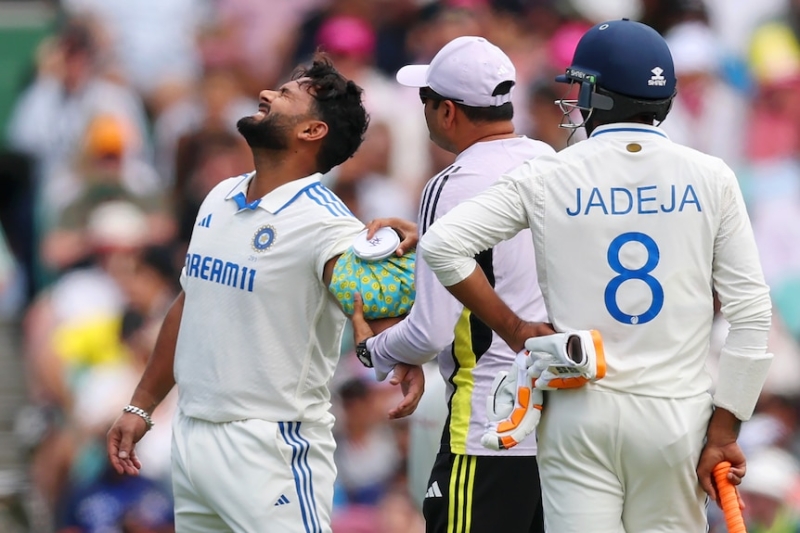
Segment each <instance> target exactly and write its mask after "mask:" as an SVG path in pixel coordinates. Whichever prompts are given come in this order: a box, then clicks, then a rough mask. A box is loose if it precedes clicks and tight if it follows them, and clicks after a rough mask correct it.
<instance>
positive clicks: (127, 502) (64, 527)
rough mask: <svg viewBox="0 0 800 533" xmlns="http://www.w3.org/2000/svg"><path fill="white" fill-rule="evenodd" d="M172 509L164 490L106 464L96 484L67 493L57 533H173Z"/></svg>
mask: <svg viewBox="0 0 800 533" xmlns="http://www.w3.org/2000/svg"><path fill="white" fill-rule="evenodd" d="M172 507H173V503H172V497H171V496H170V494H169V491H167V490H166V489H165V488H164V487H162V486H160V485H158V484H157V483H156V482H154V481H153V480H151V479H148V478H146V477H141V476H136V477H134V476H125V475H121V474H117V473H116V472H115V471H114V469H113V468H111V464H110V463H106V464H104V465H103V471H102V474H101V475H100V476H99V477H98V479H97V480H96V481H93V482H92V483H91V484H89V485H88V486H86V487H81V488H76V489H74V490H71V491H69V492H68V493H67V495H66V504H65V513H64V516H63V517H62V519H61V520H60V523H61V524H60V527H59V528H58V533H111V532H120V533H173V532H174V531H175V525H174V520H173V516H172Z"/></svg>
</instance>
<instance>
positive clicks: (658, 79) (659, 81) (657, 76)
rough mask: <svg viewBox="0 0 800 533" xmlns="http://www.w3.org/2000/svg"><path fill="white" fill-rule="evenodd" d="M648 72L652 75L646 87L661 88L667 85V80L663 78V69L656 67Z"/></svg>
mask: <svg viewBox="0 0 800 533" xmlns="http://www.w3.org/2000/svg"><path fill="white" fill-rule="evenodd" d="M650 72H652V73H653V75H652V76H650V80H649V81H648V82H647V85H655V86H657V87H663V86H665V85H666V84H667V79H666V78H665V77H664V76H663V74H664V69H663V68H661V67H656V68H654V69H653V70H651V71H650Z"/></svg>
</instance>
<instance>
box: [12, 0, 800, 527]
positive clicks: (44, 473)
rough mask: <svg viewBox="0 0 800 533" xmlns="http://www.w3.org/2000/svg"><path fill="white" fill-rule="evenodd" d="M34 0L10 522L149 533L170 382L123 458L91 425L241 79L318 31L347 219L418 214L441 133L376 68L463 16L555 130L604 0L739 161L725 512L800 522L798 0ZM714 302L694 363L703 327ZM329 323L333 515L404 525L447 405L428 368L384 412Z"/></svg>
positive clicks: (154, 319) (243, 103) (412, 96)
mask: <svg viewBox="0 0 800 533" xmlns="http://www.w3.org/2000/svg"><path fill="white" fill-rule="evenodd" d="M48 4H50V5H51V6H52V7H53V9H55V10H57V12H58V14H59V16H58V18H57V20H58V22H57V24H55V26H54V27H53V31H52V34H51V35H50V36H48V37H47V38H46V39H45V40H44V41H42V42H41V43H40V45H39V47H38V49H37V51H36V56H35V64H33V65H31V72H30V76H29V77H28V78H26V79H24V80H19V85H20V88H21V91H20V93H19V95H18V98H17V100H16V102H15V104H14V107H13V112H12V115H11V117H10V119H9V121H8V123H7V124H5V125H0V126H4V128H5V131H4V136H5V139H4V143H2V144H0V146H5V149H4V151H3V153H2V157H0V175H2V177H3V182H2V183H0V187H2V191H3V194H2V197H1V198H0V221H1V222H2V230H4V231H2V230H0V317H2V318H3V319H4V320H8V321H18V322H19V324H21V329H22V338H23V353H21V354H20V357H21V358H22V359H23V361H24V369H25V375H24V379H25V382H26V385H27V390H28V392H29V398H28V404H29V405H28V407H26V408H25V409H23V410H21V411H20V413H19V415H18V417H17V418H18V420H17V424H16V428H17V429H16V433H17V439H18V442H19V445H20V448H21V450H23V451H24V453H25V458H26V460H27V461H28V464H29V472H30V475H29V478H30V479H29V486H30V491H29V494H28V497H30V498H33V499H35V500H36V501H37V502H39V505H36V506H32V507H30V508H34V509H35V510H36V511H35V513H34V514H36V515H37V516H35V517H30V516H29V517H28V518H27V519H28V520H29V524H38V525H37V526H36V527H38V528H40V529H35V528H34V527H33V526H30V525H29V526H28V527H29V529H24V527H22V526H21V528H20V529H19V531H26V530H30V531H38V530H41V531H57V532H61V533H67V532H69V533H95V532H97V533H99V532H101V531H102V532H110V531H120V532H122V531H125V532H142V533H143V532H168V531H172V529H173V528H172V522H171V499H170V498H171V497H170V483H169V442H170V419H171V416H172V414H173V410H174V408H175V401H174V398H173V400H172V401H169V400H168V401H166V402H165V403H164V404H163V405H162V406H161V407H160V408H159V410H157V411H156V413H155V415H154V419H155V421H156V426H155V428H154V429H153V431H151V432H150V433H149V434H148V435H147V437H146V438H145V439H144V440H143V441H142V442H141V444H140V447H139V448H138V450H139V452H140V453H139V455H140V457H141V459H142V463H143V465H144V467H143V470H142V476H140V477H138V478H122V477H119V476H117V475H116V474H115V473H114V472H113V471H112V470H110V469H109V466H108V464H107V462H106V459H105V451H104V437H105V432H106V431H107V429H108V427H109V426H110V424H111V422H112V421H113V420H114V419H115V418H116V416H117V415H118V413H119V411H120V409H121V407H122V406H124V405H125V404H126V403H127V402H128V400H129V398H130V394H131V392H132V390H133V387H134V385H135V384H136V383H137V381H138V377H139V375H140V374H141V372H142V369H143V367H144V365H145V364H146V361H147V357H148V355H149V353H150V350H151V349H152V347H153V344H154V342H155V336H156V334H157V332H158V328H159V326H160V322H161V320H162V318H163V316H164V313H165V312H166V309H167V307H168V306H169V304H170V303H171V301H172V299H173V298H174V297H175V295H176V294H177V291H178V290H179V286H178V285H177V279H178V273H179V271H180V267H181V265H182V264H183V257H184V253H185V249H186V247H187V244H188V240H189V238H190V236H191V233H192V230H193V228H194V226H195V225H196V224H197V223H198V221H197V220H196V215H197V210H198V208H199V205H200V202H201V201H202V199H203V198H204V196H205V195H206V193H207V192H208V191H209V190H210V189H211V188H212V187H214V185H216V184H217V183H218V182H220V181H221V180H223V179H225V178H227V177H230V176H235V175H238V174H242V173H244V172H247V171H249V170H251V168H252V161H251V159H250V153H249V150H248V147H247V145H246V144H244V141H243V140H242V138H241V137H240V136H239V135H238V133H237V132H236V129H235V124H236V121H237V120H238V119H239V118H240V117H242V116H245V115H250V114H253V113H254V112H255V111H256V109H257V100H258V93H259V91H260V90H262V89H265V88H273V87H276V86H278V85H279V84H280V83H282V81H283V80H285V79H286V78H287V77H288V76H289V74H290V73H291V71H292V69H293V67H295V66H296V65H297V64H298V63H301V62H303V61H305V60H307V59H308V58H309V57H310V56H311V54H312V53H313V52H314V51H315V50H316V49H322V50H324V51H326V52H327V53H328V54H329V55H330V56H331V57H332V59H333V61H334V64H335V65H336V67H337V68H338V69H339V70H340V71H341V72H342V73H344V74H345V75H346V76H347V77H349V78H351V79H353V80H355V81H356V82H357V83H358V84H359V85H360V86H362V87H363V88H364V90H365V93H364V99H365V105H366V107H367V110H368V111H369V113H370V115H371V122H370V126H369V129H368V132H367V135H366V138H365V141H364V144H363V146H362V148H361V149H360V150H359V152H358V153H357V154H356V155H355V156H354V157H353V158H352V159H350V160H348V161H347V162H346V163H344V164H342V165H341V166H339V167H337V168H335V169H334V170H332V171H331V172H330V173H328V174H327V175H326V176H324V178H323V179H324V181H325V183H326V184H327V185H328V186H329V187H331V188H332V189H333V190H334V191H335V192H336V193H337V194H338V195H339V196H340V197H341V198H342V199H343V200H344V201H345V202H346V203H347V204H348V206H349V207H350V209H351V210H352V211H353V212H354V213H355V214H356V215H357V216H359V217H360V218H361V219H362V220H364V221H368V220H370V219H373V218H376V217H381V216H399V217H403V218H407V219H411V220H416V209H417V205H418V201H419V194H420V191H421V190H422V187H423V185H424V184H425V182H426V180H427V179H428V178H429V177H431V176H433V175H434V174H436V173H437V172H438V171H439V170H441V169H442V168H444V167H446V166H447V165H448V164H450V162H451V161H452V157H453V156H452V155H451V154H448V153H445V152H444V151H442V150H440V149H438V148H437V147H435V146H434V145H433V143H431V142H430V141H429V139H428V132H427V129H426V125H425V122H424V117H423V114H422V107H421V105H420V103H419V98H418V95H417V93H416V91H414V90H412V89H408V88H404V87H401V86H400V85H398V84H397V83H396V82H395V80H394V74H395V72H396V71H397V69H399V68H400V67H401V66H403V65H405V64H410V63H426V62H428V61H429V60H430V59H431V58H432V57H433V55H434V54H435V53H436V52H437V51H438V50H439V48H440V47H441V46H443V45H444V44H445V43H447V42H448V41H450V40H451V39H453V38H455V37H457V36H460V35H481V36H484V37H486V38H488V39H489V40H490V41H492V42H493V43H495V44H497V45H498V46H500V47H501V48H502V49H503V50H504V51H505V52H506V53H507V54H508V55H509V56H510V57H511V59H512V60H513V61H514V63H515V66H516V69H517V84H516V86H515V88H514V91H513V102H514V106H515V117H514V121H515V124H516V127H517V131H518V133H521V134H525V135H527V136H529V137H533V138H537V139H541V140H543V141H545V142H547V143H549V144H550V145H552V146H553V147H554V148H555V149H561V148H564V147H565V146H566V145H567V143H568V142H570V139H569V132H568V131H566V130H563V129H560V128H559V127H558V124H559V122H560V121H561V118H562V116H561V111H560V110H559V109H558V107H557V106H555V105H554V100H556V99H558V98H560V97H562V96H563V93H564V89H563V88H561V87H559V86H558V85H556V84H555V83H554V81H553V78H554V76H555V74H558V73H561V72H563V70H564V68H565V67H566V66H567V65H568V63H569V61H570V59H571V56H572V52H573V51H574V47H575V45H576V43H577V41H578V39H579V37H580V36H581V35H582V33H583V31H584V30H586V29H588V28H589V27H590V26H591V25H593V24H594V23H597V22H600V21H603V20H608V19H614V18H621V17H627V18H631V19H635V20H640V21H642V22H645V23H647V24H650V25H651V26H653V27H654V28H656V29H657V30H658V31H659V32H661V33H662V35H664V36H665V38H666V39H667V41H668V43H669V46H670V48H671V50H672V53H673V56H674V60H675V66H676V72H677V75H678V96H677V99H676V101H675V104H674V106H673V109H672V112H671V114H670V115H669V117H668V118H667V120H666V121H665V122H664V124H663V126H662V127H663V129H664V130H665V131H666V132H667V133H668V134H669V135H670V137H671V138H672V139H673V140H674V141H676V142H679V143H682V144H686V145H689V146H691V147H694V148H697V149H699V150H701V151H704V152H707V153H710V154H712V155H715V156H718V157H721V158H723V159H724V160H725V161H726V162H727V163H728V164H729V165H730V166H732V167H733V168H734V170H735V171H736V172H737V175H738V177H739V179H740V183H741V187H742V190H743V191H744V194H745V199H746V202H747V205H748V210H749V213H750V216H751V219H752V222H753V227H754V231H755V234H756V238H757V241H758V245H759V249H760V253H761V259H762V263H763V266H764V271H765V275H766V277H767V282H768V283H769V285H770V287H771V288H772V297H773V302H774V314H773V331H772V335H771V339H770V350H771V351H773V352H774V354H775V361H774V364H773V367H772V371H771V374H770V378H769V380H768V383H767V386H766V388H765V390H764V393H763V395H762V398H761V401H760V403H759V406H758V408H757V411H756V414H755V416H754V417H753V419H752V420H751V421H749V422H747V423H745V424H744V425H743V428H742V433H741V443H742V446H743V448H744V449H745V452H746V453H747V454H748V457H749V471H748V475H747V476H746V478H745V480H744V482H743V485H742V487H741V489H742V496H743V498H744V501H745V503H746V504H747V508H746V516H747V521H748V523H749V529H748V531H751V532H756V533H758V532H761V533H767V532H770V533H786V532H791V533H796V532H800V427H798V426H799V424H798V423H799V422H800V418H798V416H799V412H800V401H799V400H800V348H798V344H799V343H800V0H760V1H759V2H754V1H752V0H705V1H703V0H438V1H437V0H269V1H265V0H170V1H164V0H137V1H136V2H131V1H123V0H61V1H60V2H49V3H48ZM0 8H2V2H0ZM579 139H580V135H578V136H577V137H576V138H573V139H572V142H574V141H575V140H579ZM717 314H718V318H717V321H716V324H715V331H714V338H713V339H712V343H711V346H710V348H709V349H710V353H711V357H710V366H711V367H712V371H713V366H714V361H715V356H716V354H718V353H719V349H720V345H721V342H722V340H724V337H725V334H726V333H727V324H726V323H725V321H724V319H723V318H722V316H721V315H720V314H719V312H718V313H717ZM351 343H352V341H351V340H350V338H349V335H346V336H345V343H344V345H343V347H342V353H343V358H342V362H341V364H340V367H339V369H338V371H337V375H336V378H335V380H334V383H333V384H332V386H333V390H334V393H335V394H334V410H335V413H336V415H337V426H336V435H337V442H338V450H337V453H336V461H337V465H338V469H339V479H338V481H337V490H336V496H335V514H334V532H335V533H372V532H381V533H394V532H397V533H400V532H403V533H414V532H421V531H424V526H423V524H422V518H421V514H420V512H419V509H420V508H421V502H422V498H423V497H424V493H425V488H426V487H425V485H426V482H427V474H428V471H429V469H430V465H431V464H432V461H433V457H434V455H435V453H436V451H437V446H438V439H439V434H440V432H441V427H442V423H443V417H444V416H445V414H446V409H445V400H446V399H445V398H444V393H443V387H442V384H441V383H440V381H441V378H439V376H438V375H437V374H438V373H437V371H436V369H435V368H434V367H432V368H430V369H429V370H430V372H429V374H428V377H429V379H428V384H427V392H426V395H425V398H424V399H423V402H424V405H423V407H421V408H420V410H419V412H418V413H417V414H415V415H414V416H412V417H411V418H410V419H408V420H402V421H393V422H391V423H390V422H389V421H388V420H387V417H386V412H387V410H388V408H389V407H388V406H389V405H391V404H392V403H393V402H396V401H397V398H398V396H397V395H398V394H399V393H398V392H397V391H396V390H394V389H393V388H392V387H391V386H389V385H386V384H383V383H378V382H376V381H375V379H374V377H373V376H372V375H371V374H370V373H369V372H368V371H366V370H365V369H362V368H361V366H360V364H359V363H358V361H357V360H356V359H355V358H354V356H353V354H352V345H351ZM709 515H710V519H711V524H712V532H713V533H721V532H724V531H725V528H724V524H723V523H722V520H721V516H720V514H719V513H718V512H717V511H716V510H715V509H714V508H713V506H710V507H709ZM0 522H3V521H2V520H0ZM21 522H22V519H21V518H19V519H18V520H17V523H21ZM3 523H4V522H3ZM9 527H10V526H9ZM9 531H14V530H12V529H9Z"/></svg>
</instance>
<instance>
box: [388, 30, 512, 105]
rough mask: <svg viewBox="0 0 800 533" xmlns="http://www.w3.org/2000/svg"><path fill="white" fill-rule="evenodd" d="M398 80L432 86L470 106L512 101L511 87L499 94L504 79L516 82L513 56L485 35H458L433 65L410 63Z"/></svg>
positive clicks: (443, 94)
mask: <svg viewBox="0 0 800 533" xmlns="http://www.w3.org/2000/svg"><path fill="white" fill-rule="evenodd" d="M397 81H398V82H400V83H401V84H402V85H406V86H408V87H430V88H431V89H433V90H434V91H436V92H437V93H438V94H440V95H441V96H444V97H446V98H447V99H449V100H453V101H455V102H458V103H459V104H463V105H466V106H470V107H496V106H501V105H503V104H505V103H506V102H510V101H511V91H510V90H509V91H508V93H506V94H498V95H495V94H494V91H495V89H496V88H497V86H498V85H500V84H501V83H503V82H507V81H510V82H516V70H515V69H514V64H513V63H512V62H511V59H509V58H508V56H507V55H506V54H505V53H504V52H503V51H502V50H500V49H499V48H498V47H497V46H495V45H493V44H492V43H490V42H489V41H487V40H486V39H484V38H483V37H472V36H465V37H458V38H456V39H453V40H452V41H450V42H449V43H447V44H446V45H444V47H443V48H442V49H441V50H439V52H438V53H437V54H436V55H435V56H434V58H433V60H432V61H431V64H430V65H407V66H405V67H403V68H401V69H400V70H399V71H398V72H397Z"/></svg>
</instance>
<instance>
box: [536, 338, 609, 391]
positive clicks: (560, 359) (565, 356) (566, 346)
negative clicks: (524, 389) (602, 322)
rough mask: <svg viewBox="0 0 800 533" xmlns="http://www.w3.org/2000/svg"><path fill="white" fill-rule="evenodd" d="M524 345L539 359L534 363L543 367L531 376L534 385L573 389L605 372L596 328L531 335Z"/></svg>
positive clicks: (601, 347)
mask: <svg viewBox="0 0 800 533" xmlns="http://www.w3.org/2000/svg"><path fill="white" fill-rule="evenodd" d="M525 348H526V349H527V350H528V351H529V352H530V353H531V357H533V358H534V359H535V360H537V361H539V363H537V367H542V366H543V367H544V368H542V370H541V371H540V372H537V373H536V374H537V375H535V376H532V377H534V384H533V385H534V387H535V388H537V389H541V390H554V389H574V388H577V387H582V386H583V385H585V384H586V383H588V382H590V381H597V380H598V379H602V378H603V377H604V376H605V375H606V360H605V355H604V352H603V338H602V337H601V336H600V332H599V331H597V330H594V329H593V330H581V331H570V332H567V333H555V334H553V335H546V336H544V337H533V338H530V339H528V340H527V341H525Z"/></svg>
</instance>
